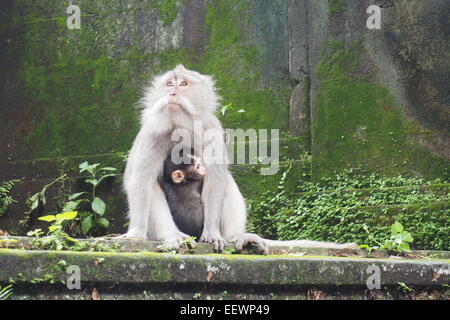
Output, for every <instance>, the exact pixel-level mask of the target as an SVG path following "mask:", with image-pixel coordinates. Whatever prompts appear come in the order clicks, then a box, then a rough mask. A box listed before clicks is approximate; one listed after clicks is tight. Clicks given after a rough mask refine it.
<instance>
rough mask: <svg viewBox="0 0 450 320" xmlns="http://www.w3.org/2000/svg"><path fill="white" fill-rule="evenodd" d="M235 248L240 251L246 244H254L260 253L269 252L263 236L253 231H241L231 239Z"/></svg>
mask: <svg viewBox="0 0 450 320" xmlns="http://www.w3.org/2000/svg"><path fill="white" fill-rule="evenodd" d="M233 240H234V241H233V242H234V243H235V246H236V250H237V251H242V250H243V249H244V247H245V246H246V245H249V244H253V245H254V246H256V251H257V252H258V253H260V254H269V247H268V245H267V243H266V242H265V241H264V239H263V238H261V237H260V236H258V235H257V234H254V233H243V234H241V235H238V236H236V238H235V239H233Z"/></svg>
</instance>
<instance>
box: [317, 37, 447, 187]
mask: <svg viewBox="0 0 450 320" xmlns="http://www.w3.org/2000/svg"><path fill="white" fill-rule="evenodd" d="M362 54H364V51H363V49H362V46H361V43H360V42H359V41H355V43H354V44H353V45H352V46H350V47H344V45H343V44H342V43H340V42H334V43H329V44H328V45H327V47H326V50H325V51H324V53H323V55H322V58H321V62H320V64H319V66H318V71H317V73H318V76H319V78H320V86H319V88H318V90H317V96H316V106H315V109H314V113H313V121H312V143H313V177H314V179H316V180H317V179H319V178H320V177H322V176H326V175H329V174H331V173H332V172H333V171H336V170H340V169H343V168H351V167H357V166H363V167H366V168H372V169H373V170H374V171H379V172H383V173H386V174H389V175H394V174H399V173H403V174H406V173H414V174H416V175H423V176H425V177H428V178H436V177H443V178H448V177H449V175H450V173H449V169H448V168H449V167H450V166H449V162H448V161H447V160H444V159H441V158H439V157H437V156H435V155H432V154H431V153H430V152H429V151H427V150H426V149H425V148H424V147H422V146H420V144H419V143H417V142H416V140H417V139H416V137H417V135H418V134H417V130H416V129H415V127H414V126H413V125H411V124H410V123H409V122H408V121H406V120H405V116H404V115H403V113H402V112H401V110H400V108H399V107H398V105H397V103H396V101H395V99H394V98H393V96H392V95H391V94H390V93H389V91H388V90H387V89H386V88H385V87H383V86H381V85H378V84H375V83H372V82H370V81H368V80H367V79H366V78H365V76H357V75H356V73H355V72H356V71H357V70H358V68H359V58H360V56H361V55H362Z"/></svg>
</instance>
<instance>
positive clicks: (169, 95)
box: [143, 65, 220, 115]
mask: <svg viewBox="0 0 450 320" xmlns="http://www.w3.org/2000/svg"><path fill="white" fill-rule="evenodd" d="M214 83H215V82H214V80H213V79H212V78H211V77H210V76H206V75H202V74H200V73H198V72H195V71H192V70H187V69H186V68H185V67H184V66H182V65H178V66H177V67H176V68H175V69H173V70H171V71H168V72H166V73H165V74H163V75H161V76H158V77H156V78H155V79H154V80H153V83H152V87H151V88H149V90H148V91H147V92H146V94H145V96H144V98H143V102H144V103H145V104H146V105H148V106H149V107H151V106H155V105H159V106H160V107H158V108H156V110H155V112H161V111H162V112H167V111H169V112H171V113H180V112H188V113H190V114H197V115H200V114H202V113H203V112H205V111H210V112H214V111H215V110H216V108H217V107H218V105H219V102H218V100H219V99H220V97H219V96H218V95H217V94H216V92H215V88H214ZM158 102H162V105H161V104H158Z"/></svg>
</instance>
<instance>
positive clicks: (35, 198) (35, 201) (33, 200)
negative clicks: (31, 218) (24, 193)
mask: <svg viewBox="0 0 450 320" xmlns="http://www.w3.org/2000/svg"><path fill="white" fill-rule="evenodd" d="M28 200H29V202H30V203H31V205H30V209H31V210H34V209H36V208H37V207H38V206H39V193H35V194H34V195H32V196H31V198H29V199H28Z"/></svg>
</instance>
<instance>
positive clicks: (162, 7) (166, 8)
mask: <svg viewBox="0 0 450 320" xmlns="http://www.w3.org/2000/svg"><path fill="white" fill-rule="evenodd" d="M151 2H153V0H151ZM178 2H179V1H177V0H159V1H158V3H157V8H158V11H159V17H160V18H161V19H162V21H163V26H167V25H169V24H171V23H172V22H173V20H175V18H176V17H177V15H178V11H179V10H178V6H177V3H178Z"/></svg>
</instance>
